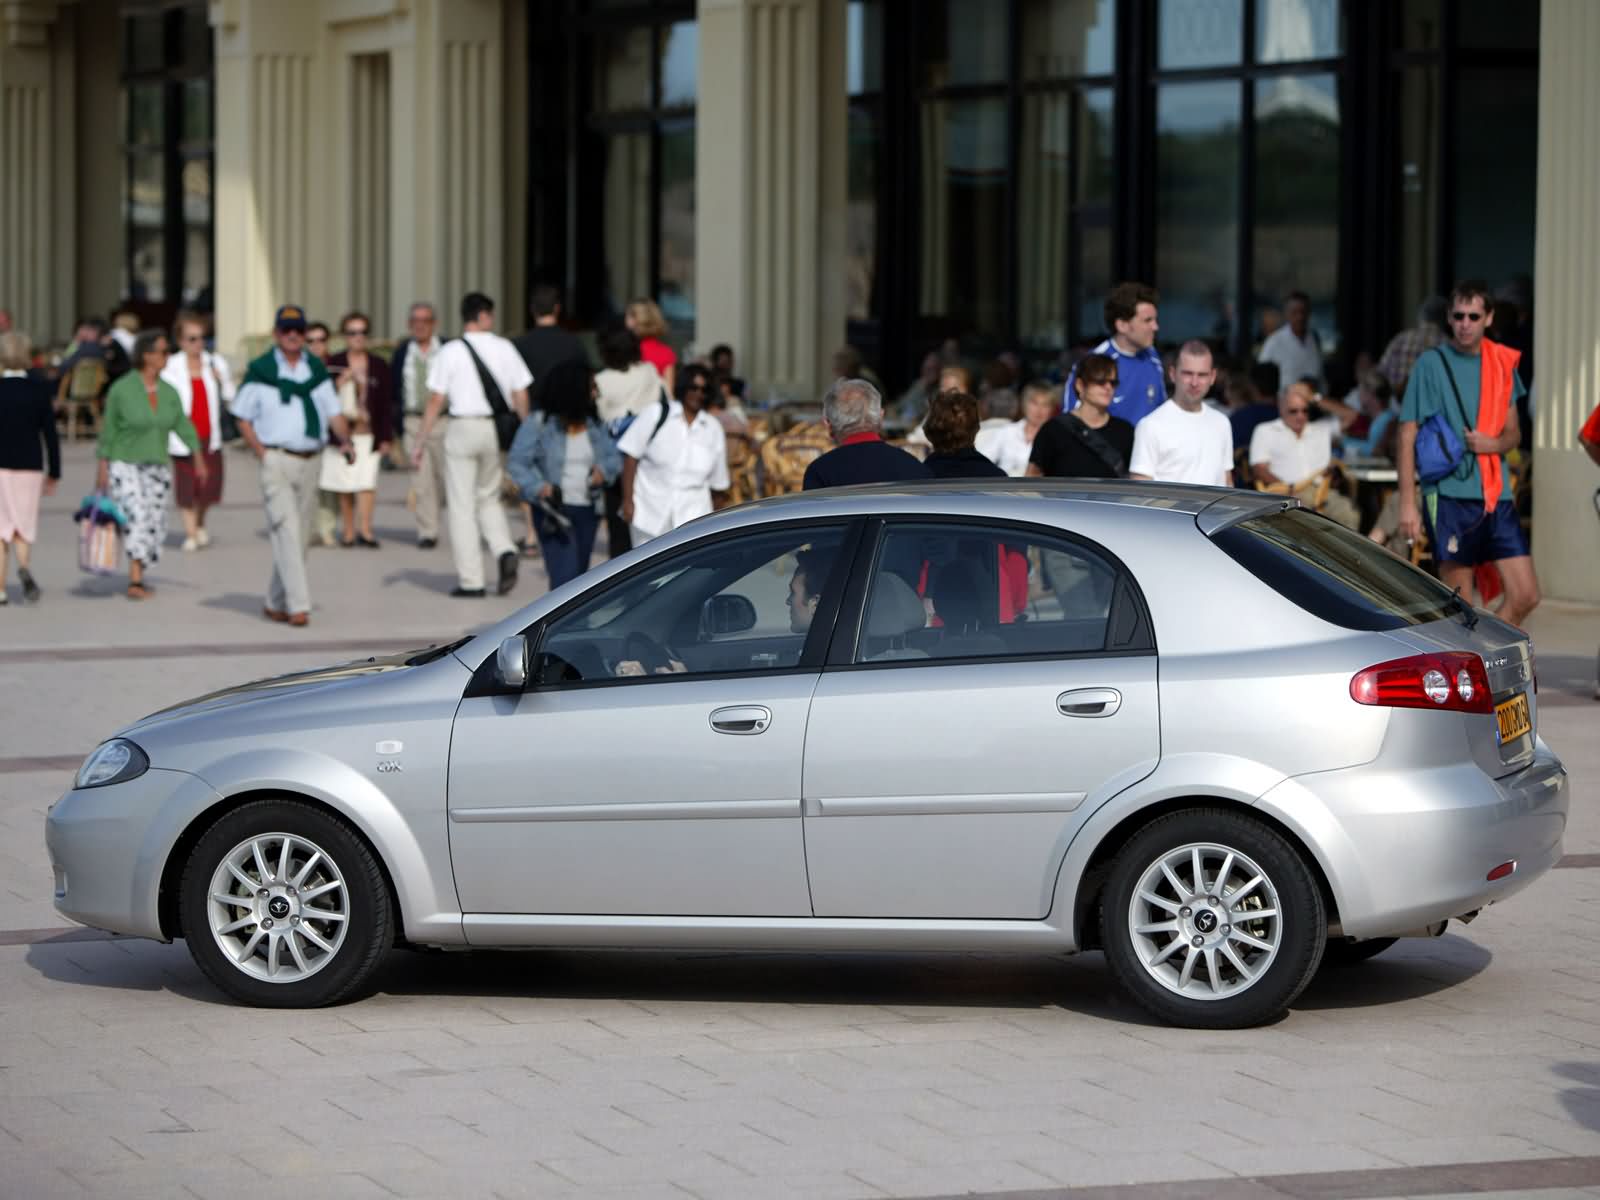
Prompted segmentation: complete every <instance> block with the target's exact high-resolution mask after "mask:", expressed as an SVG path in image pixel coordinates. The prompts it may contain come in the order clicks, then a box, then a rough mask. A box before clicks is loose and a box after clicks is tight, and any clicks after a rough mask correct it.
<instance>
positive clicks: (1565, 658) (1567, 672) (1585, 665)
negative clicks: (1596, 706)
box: [1539, 654, 1596, 700]
mask: <svg viewBox="0 0 1600 1200" xmlns="http://www.w3.org/2000/svg"><path fill="white" fill-rule="evenodd" d="M1595 670H1596V664H1595V660H1594V659H1593V658H1591V657H1589V656H1588V655H1581V654H1541V655H1539V688H1540V691H1541V692H1542V693H1543V694H1542V695H1541V697H1540V699H1541V700H1548V698H1549V693H1551V692H1559V693H1561V694H1562V695H1568V696H1577V697H1580V698H1582V699H1584V700H1589V699H1592V697H1593V696H1594V685H1595Z"/></svg>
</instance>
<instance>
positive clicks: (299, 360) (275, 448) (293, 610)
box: [233, 304, 354, 627]
mask: <svg viewBox="0 0 1600 1200" xmlns="http://www.w3.org/2000/svg"><path fill="white" fill-rule="evenodd" d="M273 341H274V342H275V343H277V344H276V346H275V347H274V348H273V349H271V350H269V351H267V352H266V353H265V354H263V355H262V356H261V357H260V358H257V359H254V360H252V362H251V363H250V366H249V368H248V369H247V370H246V371H245V376H244V383H243V384H242V385H240V388H239V393H238V395H237V396H235V397H234V400H233V415H234V417H235V418H237V419H238V422H239V432H240V433H241V434H243V435H244V439H245V441H247V442H248V443H250V449H251V450H252V451H254V452H255V456H256V458H257V459H259V460H260V462H261V498H262V500H263V502H264V503H265V504H266V509H267V537H268V539H269V540H270V541H271V543H272V579H271V581H270V582H269V583H268V584H267V597H266V605H265V607H264V608H263V609H262V613H263V615H265V616H266V618H267V619H268V620H269V621H281V622H284V623H286V624H289V625H294V626H297V627H298V626H303V625H305V624H307V623H308V622H309V621H310V619H311V585H310V583H309V582H308V580H307V579H306V540H307V538H308V536H309V534H310V531H311V519H312V516H313V515H314V514H315V512H316V509H317V481H318V479H319V477H320V476H321V456H322V447H323V445H324V444H325V443H327V442H328V441H330V440H331V441H332V442H333V444H334V445H335V446H338V447H339V448H341V449H342V450H344V452H345V456H346V457H347V458H351V459H352V460H353V457H354V451H353V450H352V448H351V442H350V430H349V428H348V427H347V425H346V424H345V419H344V417H343V416H342V415H341V414H340V412H339V397H338V395H337V394H336V393H335V392H334V390H333V381H332V380H331V379H330V378H329V376H328V371H327V368H326V367H324V366H323V365H322V362H321V360H319V359H318V358H317V357H316V356H315V355H312V354H308V353H306V349H305V346H306V314H305V310H304V309H302V308H301V307H300V306H299V305H297V304H285V305H284V306H283V307H282V308H280V309H279V310H278V315H277V317H276V319H275V320H274V321H273Z"/></svg>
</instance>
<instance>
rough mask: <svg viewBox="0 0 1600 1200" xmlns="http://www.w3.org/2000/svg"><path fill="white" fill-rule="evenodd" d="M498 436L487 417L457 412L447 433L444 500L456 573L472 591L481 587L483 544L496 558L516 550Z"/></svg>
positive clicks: (445, 440) (464, 586) (463, 585)
mask: <svg viewBox="0 0 1600 1200" xmlns="http://www.w3.org/2000/svg"><path fill="white" fill-rule="evenodd" d="M502 473H503V469H502V467H501V463H500V440H499V438H498V437H496V435H495V431H494V421H492V420H490V419H489V418H488V417H458V418H455V419H453V420H452V421H451V422H450V428H449V430H448V431H447V432H446V433H445V437H444V483H445V504H446V505H447V506H448V507H449V509H450V511H449V513H448V514H447V516H448V517H449V522H450V552H451V554H452V555H453V556H454V557H455V562H456V577H457V580H458V581H459V583H460V585H461V586H462V587H463V588H466V589H468V590H473V591H475V590H477V589H478V588H481V587H483V549H482V547H481V546H480V544H479V543H480V539H481V541H482V542H484V543H487V544H488V547H489V553H490V554H491V555H493V556H494V557H495V558H496V559H499V557H500V556H501V555H502V554H515V553H516V547H515V546H513V545H512V544H511V527H510V526H509V525H507V524H506V510H505V508H504V507H503V506H502V505H501V503H500V477H501V475H502Z"/></svg>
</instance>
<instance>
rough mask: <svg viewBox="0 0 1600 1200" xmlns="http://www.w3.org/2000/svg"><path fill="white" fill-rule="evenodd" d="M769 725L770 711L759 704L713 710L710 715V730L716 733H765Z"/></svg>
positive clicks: (737, 705)
mask: <svg viewBox="0 0 1600 1200" xmlns="http://www.w3.org/2000/svg"><path fill="white" fill-rule="evenodd" d="M771 724H772V710H771V709H770V708H763V707H762V706H761V705H759V704H736V705H734V706H732V707H730V708H719V709H715V710H714V711H713V712H712V714H711V728H713V729H715V730H716V731H717V732H718V733H733V734H753V733H765V732H766V731H767V726H768V725H771Z"/></svg>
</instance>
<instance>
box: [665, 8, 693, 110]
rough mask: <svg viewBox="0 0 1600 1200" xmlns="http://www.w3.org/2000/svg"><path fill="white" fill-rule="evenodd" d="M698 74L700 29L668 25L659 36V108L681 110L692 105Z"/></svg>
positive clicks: (683, 24)
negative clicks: (660, 106) (660, 105)
mask: <svg viewBox="0 0 1600 1200" xmlns="http://www.w3.org/2000/svg"><path fill="white" fill-rule="evenodd" d="M699 70H700V27H699V26H698V25H696V24H695V23H694V22H693V21H679V22H678V23H677V24H676V25H669V26H668V27H667V28H666V29H665V30H664V31H663V33H662V35H661V104H662V106H663V107H665V108H683V107H686V106H689V105H693V104H694V101H695V88H696V83H695V77H696V75H697V74H698V73H699Z"/></svg>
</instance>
